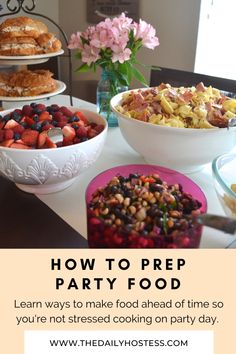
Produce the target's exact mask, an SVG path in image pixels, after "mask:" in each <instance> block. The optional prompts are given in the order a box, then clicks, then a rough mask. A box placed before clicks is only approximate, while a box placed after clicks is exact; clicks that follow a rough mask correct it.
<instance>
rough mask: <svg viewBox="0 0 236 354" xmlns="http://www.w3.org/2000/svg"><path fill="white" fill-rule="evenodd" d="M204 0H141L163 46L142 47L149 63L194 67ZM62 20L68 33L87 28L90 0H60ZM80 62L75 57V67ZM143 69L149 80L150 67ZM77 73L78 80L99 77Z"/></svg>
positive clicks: (142, 56) (144, 16) (143, 11)
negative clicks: (200, 14)
mask: <svg viewBox="0 0 236 354" xmlns="http://www.w3.org/2000/svg"><path fill="white" fill-rule="evenodd" d="M200 2H201V0H140V17H141V18H142V19H143V20H145V21H146V22H148V23H151V24H152V25H153V27H155V28H156V30H157V35H158V37H159V40H160V46H159V47H158V48H156V49H155V50H154V51H152V50H150V49H143V48H142V49H141V51H140V54H139V60H140V61H141V62H142V63H144V64H147V65H151V64H155V65H159V66H165V67H170V68H177V69H178V68H179V69H185V70H190V71H192V70H193V69H194V60H195V50H196V42H197V31H198V20H199V12H200ZM65 14H66V15H65ZM59 21H60V24H61V26H62V27H63V28H64V29H65V31H66V33H67V34H68V36H70V34H71V33H73V32H76V31H83V30H85V29H86V28H87V26H88V25H89V24H88V23H87V22H86V0H70V1H65V0H59ZM78 64H79V63H78V61H74V63H73V66H74V68H76V66H78ZM64 71H66V68H65V69H64ZM143 73H144V74H145V76H146V79H147V80H148V81H149V70H146V71H143ZM73 77H74V79H75V80H85V79H96V78H98V75H97V76H96V75H95V74H94V73H86V74H75V73H74V74H73Z"/></svg>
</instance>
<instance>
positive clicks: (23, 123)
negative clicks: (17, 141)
mask: <svg viewBox="0 0 236 354" xmlns="http://www.w3.org/2000/svg"><path fill="white" fill-rule="evenodd" d="M20 125H22V127H24V128H27V127H28V125H27V123H26V122H20Z"/></svg>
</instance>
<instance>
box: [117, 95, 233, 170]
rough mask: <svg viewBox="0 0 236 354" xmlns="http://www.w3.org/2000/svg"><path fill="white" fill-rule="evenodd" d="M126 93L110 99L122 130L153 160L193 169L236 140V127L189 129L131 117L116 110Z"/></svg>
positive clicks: (231, 145) (176, 167)
mask: <svg viewBox="0 0 236 354" xmlns="http://www.w3.org/2000/svg"><path fill="white" fill-rule="evenodd" d="M122 96H123V93H120V94H118V95H116V96H114V97H113V98H112V99H111V108H112V110H113V112H114V113H115V114H116V115H117V117H118V123H119V127H120V129H121V133H122V135H123V137H124V138H125V140H126V141H127V143H128V144H129V145H130V146H131V147H132V148H133V149H134V150H135V151H137V152H138V153H139V154H140V155H141V156H143V158H144V159H145V161H147V162H148V163H150V164H156V165H161V166H165V167H169V168H172V169H175V170H178V171H181V172H185V173H191V172H194V171H197V170H200V169H201V168H202V167H203V166H204V165H205V164H207V163H209V162H211V161H212V160H213V159H214V158H215V157H216V156H218V155H221V154H224V153H226V152H229V151H230V150H231V149H232V148H233V147H234V146H235V144H236V127H234V128H230V129H227V128H213V129H189V128H173V127H165V126H159V125H155V124H151V123H145V122H142V121H139V120H136V119H133V118H128V117H127V116H125V115H124V114H121V113H120V112H119V111H117V109H116V106H118V105H120V103H121V100H122Z"/></svg>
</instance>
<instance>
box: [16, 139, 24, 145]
mask: <svg viewBox="0 0 236 354" xmlns="http://www.w3.org/2000/svg"><path fill="white" fill-rule="evenodd" d="M15 143H17V144H23V145H25V144H24V142H23V141H22V140H21V139H18V140H15Z"/></svg>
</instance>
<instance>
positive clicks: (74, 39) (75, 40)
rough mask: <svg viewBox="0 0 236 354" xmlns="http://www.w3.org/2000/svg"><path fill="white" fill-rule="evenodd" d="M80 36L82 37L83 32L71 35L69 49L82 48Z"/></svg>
mask: <svg viewBox="0 0 236 354" xmlns="http://www.w3.org/2000/svg"><path fill="white" fill-rule="evenodd" d="M80 36H81V32H76V33H73V34H72V35H71V38H70V41H69V45H68V48H69V49H78V48H80V49H81V48H82V42H81V38H80Z"/></svg>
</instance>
